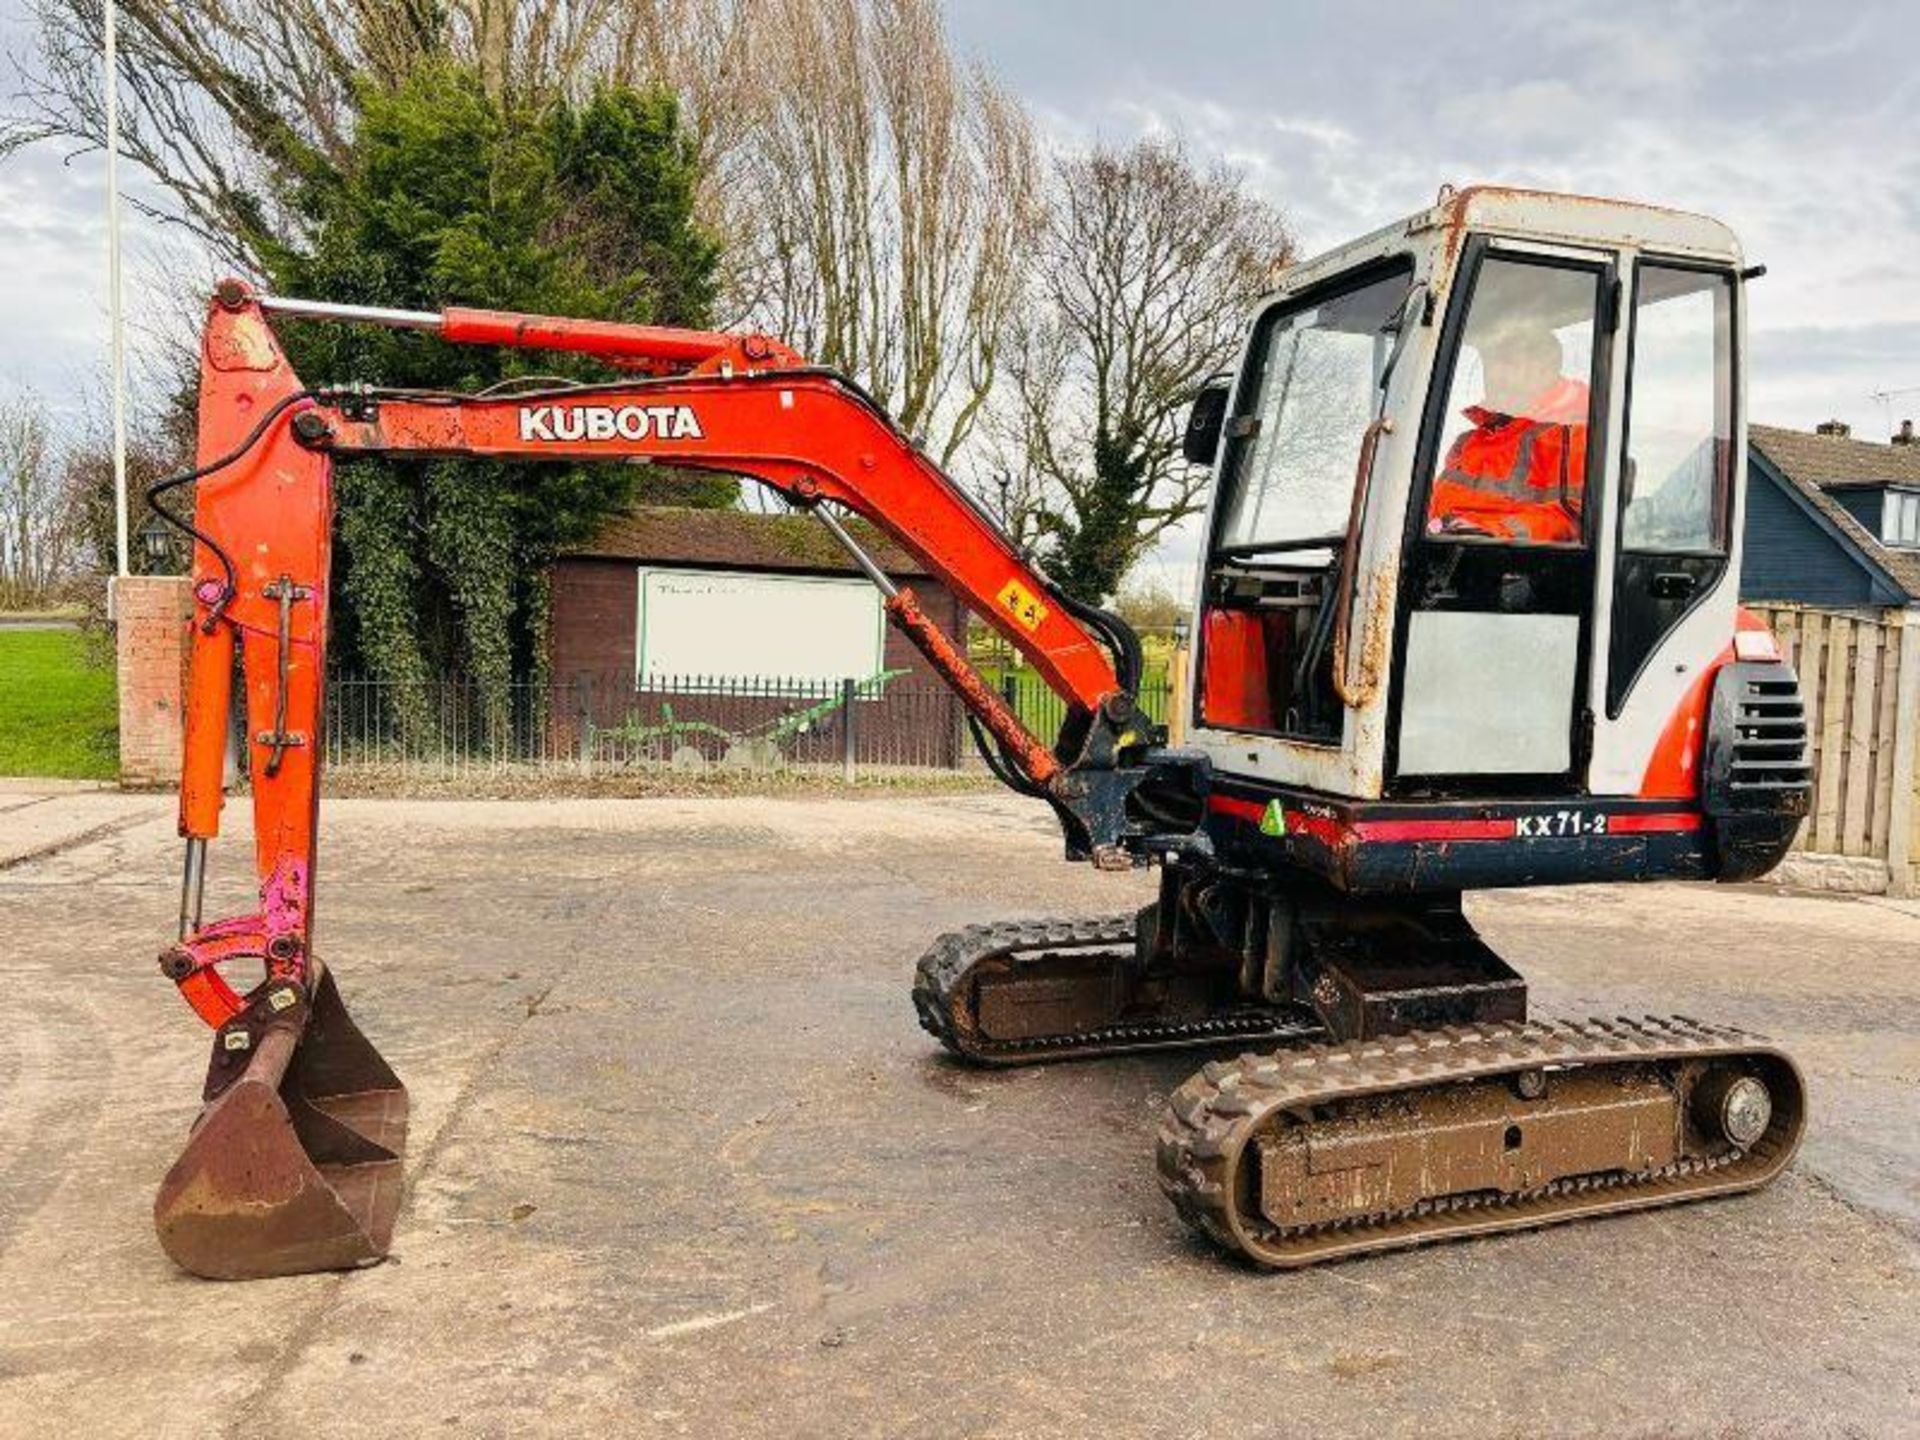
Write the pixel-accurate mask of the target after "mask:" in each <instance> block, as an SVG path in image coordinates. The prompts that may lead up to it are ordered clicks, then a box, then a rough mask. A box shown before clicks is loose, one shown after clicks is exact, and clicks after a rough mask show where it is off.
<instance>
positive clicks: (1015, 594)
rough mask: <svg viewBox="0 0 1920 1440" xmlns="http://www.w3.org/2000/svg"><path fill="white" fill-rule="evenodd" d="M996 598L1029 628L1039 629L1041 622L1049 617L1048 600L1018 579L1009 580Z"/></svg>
mask: <svg viewBox="0 0 1920 1440" xmlns="http://www.w3.org/2000/svg"><path fill="white" fill-rule="evenodd" d="M995 598H996V599H997V600H999V602H1000V603H1001V604H1002V605H1004V606H1006V607H1007V610H1008V612H1009V613H1011V614H1012V616H1013V618H1014V619H1016V620H1018V621H1019V622H1020V624H1021V625H1022V626H1023V627H1025V628H1026V629H1028V630H1038V629H1039V628H1040V622H1041V621H1042V620H1044V619H1046V618H1047V606H1046V602H1045V601H1043V600H1041V598H1040V597H1039V596H1038V595H1036V594H1034V593H1033V592H1032V591H1031V590H1029V589H1027V587H1026V586H1024V585H1022V584H1021V583H1020V582H1019V581H1018V580H1009V581H1007V583H1006V584H1005V585H1003V586H1001V587H1000V593H999V595H997V596H996V597H995Z"/></svg>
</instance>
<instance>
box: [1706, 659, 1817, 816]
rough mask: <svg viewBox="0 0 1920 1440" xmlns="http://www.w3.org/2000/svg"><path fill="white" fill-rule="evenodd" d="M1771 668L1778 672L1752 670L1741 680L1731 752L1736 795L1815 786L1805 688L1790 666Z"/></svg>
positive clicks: (1730, 781) (1731, 785) (1731, 782)
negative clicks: (1808, 738)
mask: <svg viewBox="0 0 1920 1440" xmlns="http://www.w3.org/2000/svg"><path fill="white" fill-rule="evenodd" d="M1755 668H1756V669H1758V668H1759V667H1755ZM1765 668H1766V669H1767V670H1769V671H1772V672H1773V673H1772V674H1769V675H1764V676H1761V675H1756V674H1755V673H1753V672H1752V671H1749V672H1748V673H1747V674H1744V675H1742V676H1740V678H1739V685H1738V687H1737V689H1736V691H1735V694H1734V697H1733V699H1734V713H1733V716H1732V719H1733V743H1732V744H1731V745H1730V746H1729V747H1728V749H1729V754H1728V756H1727V762H1728V763H1727V777H1726V784H1727V789H1728V790H1729V791H1730V792H1732V794H1733V795H1740V794H1742V793H1743V792H1744V793H1747V794H1753V793H1754V792H1760V791H1780V790H1798V789H1806V788H1808V787H1810V786H1811V785H1812V784H1813V766H1812V764H1811V763H1810V762H1809V760H1808V758H1807V710H1806V706H1805V704H1804V703H1803V702H1802V701H1801V699H1800V686H1799V683H1798V682H1797V681H1796V680H1795V679H1794V678H1793V672H1792V671H1790V670H1788V669H1786V667H1785V666H1780V665H1770V666H1767V667H1765Z"/></svg>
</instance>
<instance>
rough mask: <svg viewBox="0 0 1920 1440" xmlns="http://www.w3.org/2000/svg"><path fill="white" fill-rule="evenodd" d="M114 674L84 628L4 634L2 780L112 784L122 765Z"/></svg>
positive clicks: (0, 646)
mask: <svg viewBox="0 0 1920 1440" xmlns="http://www.w3.org/2000/svg"><path fill="white" fill-rule="evenodd" d="M118 727H119V712H118V709H117V706H116V703H115V700H114V688H113V671H112V670H110V669H107V668H106V667H104V666H100V665H96V664H94V663H93V661H92V657H91V656H90V655H89V654H88V647H87V638H86V636H84V635H82V634H81V633H80V632H79V631H78V630H0V775H33V776H53V777H57V778H60V779H69V780H111V779H112V778H113V776H114V774H115V772H116V770H117V769H118V766H119V736H118V733H117V732H118Z"/></svg>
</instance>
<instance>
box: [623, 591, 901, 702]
mask: <svg viewBox="0 0 1920 1440" xmlns="http://www.w3.org/2000/svg"><path fill="white" fill-rule="evenodd" d="M639 592H640V594H639V635H638V644H637V645H636V647H635V655H636V656H637V665H636V668H637V672H638V678H639V681H640V683H641V684H643V685H644V684H646V683H648V682H649V681H652V682H654V683H656V684H657V683H659V682H661V681H667V680H689V679H693V680H753V681H767V680H798V681H805V682H808V683H810V684H818V683H820V682H823V681H835V680H846V679H853V680H866V679H869V678H870V677H872V676H874V675H876V674H878V673H879V672H880V669H881V667H882V660H883V657H884V654H885V644H886V628H885V619H884V617H883V615H882V614H881V610H880V592H879V591H877V590H876V589H874V587H873V586H872V585H871V584H870V583H868V582H867V581H866V580H831V579H822V578H820V577H817V576H812V575H740V574H734V573H729V572H725V571H716V570H665V569H654V568H650V567H647V566H641V567H640V570H639Z"/></svg>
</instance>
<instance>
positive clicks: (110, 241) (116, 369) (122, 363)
mask: <svg viewBox="0 0 1920 1440" xmlns="http://www.w3.org/2000/svg"><path fill="white" fill-rule="evenodd" d="M102 18H103V20H104V23H105V26H106V46H105V48H106V57H105V58H106V71H107V73H106V104H107V357H108V359H107V365H108V370H109V371H110V378H109V382H108V383H109V385H110V386H111V388H112V391H113V402H112V403H113V538H114V549H113V558H114V574H115V575H116V576H121V575H126V574H128V573H130V572H129V570H128V568H127V562H128V560H129V559H130V558H131V557H130V556H129V555H128V553H127V396H126V368H127V366H126V349H125V341H124V338H123V336H124V329H123V318H124V315H123V306H124V301H125V292H124V290H123V288H122V286H121V283H120V51H119V34H118V32H119V28H120V27H119V11H118V7H117V6H116V5H115V3H114V0H106V11H105V14H104V16H103V17H102ZM109 593H111V591H109Z"/></svg>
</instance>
